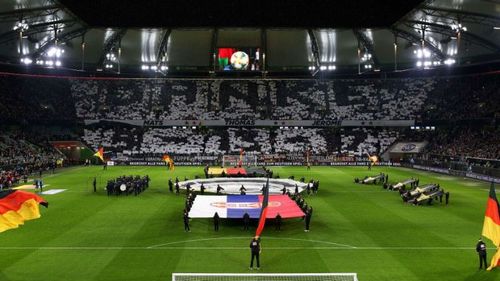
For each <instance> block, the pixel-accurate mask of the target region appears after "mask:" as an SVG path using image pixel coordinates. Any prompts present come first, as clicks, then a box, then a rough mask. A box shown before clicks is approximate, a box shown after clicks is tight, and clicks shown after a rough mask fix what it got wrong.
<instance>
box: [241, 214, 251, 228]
mask: <svg viewBox="0 0 500 281" xmlns="http://www.w3.org/2000/svg"><path fill="white" fill-rule="evenodd" d="M249 225H250V215H249V214H248V213H247V212H245V214H244V215H243V230H248V226H249Z"/></svg>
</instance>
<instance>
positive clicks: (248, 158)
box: [222, 154, 257, 167]
mask: <svg viewBox="0 0 500 281" xmlns="http://www.w3.org/2000/svg"><path fill="white" fill-rule="evenodd" d="M239 163H240V155H232V154H230V155H224V156H222V166H223V167H228V166H229V167H234V166H238V165H239ZM241 166H242V167H249V166H257V155H252V154H248V155H247V154H244V155H243V159H242V161H241Z"/></svg>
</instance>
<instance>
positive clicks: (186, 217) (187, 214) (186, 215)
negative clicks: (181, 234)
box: [184, 210, 191, 232]
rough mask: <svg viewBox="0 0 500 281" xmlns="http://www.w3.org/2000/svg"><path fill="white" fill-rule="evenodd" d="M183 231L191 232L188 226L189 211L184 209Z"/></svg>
mask: <svg viewBox="0 0 500 281" xmlns="http://www.w3.org/2000/svg"><path fill="white" fill-rule="evenodd" d="M184 231H186V232H191V229H190V228H189V213H188V212H187V210H185V211H184Z"/></svg>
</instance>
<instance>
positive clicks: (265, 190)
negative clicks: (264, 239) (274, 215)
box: [255, 178, 269, 236]
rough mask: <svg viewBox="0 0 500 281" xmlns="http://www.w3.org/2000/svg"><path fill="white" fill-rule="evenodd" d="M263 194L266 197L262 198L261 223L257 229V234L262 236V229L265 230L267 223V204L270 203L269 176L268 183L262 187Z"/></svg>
mask: <svg viewBox="0 0 500 281" xmlns="http://www.w3.org/2000/svg"><path fill="white" fill-rule="evenodd" d="M262 196H263V197H264V199H263V200H262V207H261V209H260V217H259V224H258V226H257V230H256V231H255V236H260V234H261V233H262V230H264V225H265V224H266V216H267V210H268V208H267V205H268V203H269V178H267V182H266V185H265V186H264V187H263V188H262Z"/></svg>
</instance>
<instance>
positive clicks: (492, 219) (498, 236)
mask: <svg viewBox="0 0 500 281" xmlns="http://www.w3.org/2000/svg"><path fill="white" fill-rule="evenodd" d="M482 235H483V236H484V237H486V238H488V239H490V240H491V242H493V244H495V246H497V248H498V250H497V253H496V254H495V255H494V256H493V258H492V259H491V263H490V267H488V270H491V269H493V268H494V267H497V266H500V205H499V204H498V199H497V195H496V193H495V185H494V184H493V182H492V183H491V187H490V195H489V197H488V202H487V203H486V213H485V215H484V223H483V233H482Z"/></svg>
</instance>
